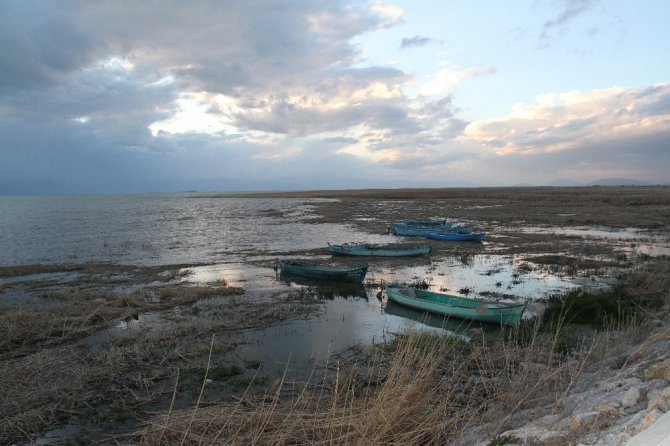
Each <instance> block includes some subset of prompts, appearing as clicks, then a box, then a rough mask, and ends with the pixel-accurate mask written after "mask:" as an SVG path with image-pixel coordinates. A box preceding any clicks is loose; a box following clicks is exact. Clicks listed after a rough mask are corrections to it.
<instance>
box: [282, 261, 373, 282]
mask: <svg viewBox="0 0 670 446" xmlns="http://www.w3.org/2000/svg"><path fill="white" fill-rule="evenodd" d="M279 268H281V272H282V273H285V274H293V275H296V276H303V277H311V278H313V279H324V280H336V281H343V282H355V283H361V282H363V279H365V274H367V272H368V266H367V265H359V266H354V267H351V266H329V265H320V264H316V263H304V262H299V261H297V260H290V259H283V260H280V261H279Z"/></svg>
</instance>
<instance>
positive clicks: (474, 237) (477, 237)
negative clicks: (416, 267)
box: [423, 232, 486, 242]
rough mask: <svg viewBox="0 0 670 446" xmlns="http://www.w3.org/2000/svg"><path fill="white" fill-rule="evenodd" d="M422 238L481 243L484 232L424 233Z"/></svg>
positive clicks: (484, 235)
mask: <svg viewBox="0 0 670 446" xmlns="http://www.w3.org/2000/svg"><path fill="white" fill-rule="evenodd" d="M423 236H424V237H425V238H427V239H430V240H449V241H454V242H465V241H474V242H481V241H482V240H484V238H485V237H486V233H484V232H472V233H470V234H459V233H458V232H425V233H424V234H423Z"/></svg>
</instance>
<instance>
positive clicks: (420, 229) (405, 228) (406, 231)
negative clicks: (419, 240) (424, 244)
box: [391, 223, 474, 237]
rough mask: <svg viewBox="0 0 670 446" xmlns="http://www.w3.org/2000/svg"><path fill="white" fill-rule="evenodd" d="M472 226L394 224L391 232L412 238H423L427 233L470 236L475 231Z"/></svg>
mask: <svg viewBox="0 0 670 446" xmlns="http://www.w3.org/2000/svg"><path fill="white" fill-rule="evenodd" d="M473 229H474V228H473V226H472V225H457V226H453V225H451V224H450V223H445V224H444V225H435V226H422V225H408V224H406V223H393V224H392V225H391V232H393V233H394V234H395V235H404V236H412V237H423V236H424V234H425V233H426V232H449V233H451V232H454V233H459V234H468V233H470V232H472V230H473Z"/></svg>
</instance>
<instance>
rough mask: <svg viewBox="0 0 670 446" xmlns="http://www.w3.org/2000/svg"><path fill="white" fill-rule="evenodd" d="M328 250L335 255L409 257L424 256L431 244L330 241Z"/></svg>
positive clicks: (428, 252) (428, 251)
mask: <svg viewBox="0 0 670 446" xmlns="http://www.w3.org/2000/svg"><path fill="white" fill-rule="evenodd" d="M328 250H329V251H330V253H331V254H333V255H346V256H377V257H407V256H422V255H424V254H430V252H431V251H432V248H431V247H430V246H404V247H403V246H398V247H393V246H374V245H365V244H349V243H345V244H343V245H331V244H330V243H328Z"/></svg>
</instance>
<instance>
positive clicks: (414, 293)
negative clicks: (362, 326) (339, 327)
mask: <svg viewBox="0 0 670 446" xmlns="http://www.w3.org/2000/svg"><path fill="white" fill-rule="evenodd" d="M384 289H385V290H386V295H387V296H388V298H389V299H390V300H392V301H393V302H396V303H399V304H401V305H405V306H408V307H412V308H416V309H418V310H423V311H428V312H430V313H436V314H441V315H444V316H449V317H457V318H460V319H471V320H475V321H481V322H490V323H494V324H504V325H514V324H516V323H517V322H519V320H520V319H521V316H522V315H523V312H524V311H525V309H526V305H527V303H522V304H507V303H501V302H491V301H486V300H482V299H468V298H464V297H458V296H452V295H449V294H444V293H436V292H434V291H426V290H421V289H418V288H411V287H407V286H401V285H386V286H384Z"/></svg>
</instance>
